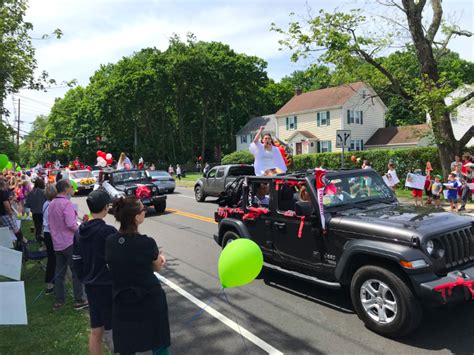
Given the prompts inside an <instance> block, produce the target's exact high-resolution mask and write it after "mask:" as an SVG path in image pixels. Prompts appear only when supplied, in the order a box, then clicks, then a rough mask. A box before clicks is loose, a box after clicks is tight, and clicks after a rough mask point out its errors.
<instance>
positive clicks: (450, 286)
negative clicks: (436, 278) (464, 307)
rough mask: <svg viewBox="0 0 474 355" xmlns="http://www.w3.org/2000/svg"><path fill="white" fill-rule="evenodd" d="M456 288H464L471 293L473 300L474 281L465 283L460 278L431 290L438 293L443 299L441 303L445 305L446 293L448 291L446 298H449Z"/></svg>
mask: <svg viewBox="0 0 474 355" xmlns="http://www.w3.org/2000/svg"><path fill="white" fill-rule="evenodd" d="M458 286H466V287H467V289H468V290H469V292H470V293H471V297H472V299H474V280H470V281H466V280H465V279H463V278H462V277H458V278H457V279H456V281H454V282H448V283H446V284H443V285H439V286H436V287H434V288H433V290H435V291H436V292H439V293H440V294H441V297H443V303H446V291H448V297H451V296H452V295H453V289H454V288H455V287H458Z"/></svg>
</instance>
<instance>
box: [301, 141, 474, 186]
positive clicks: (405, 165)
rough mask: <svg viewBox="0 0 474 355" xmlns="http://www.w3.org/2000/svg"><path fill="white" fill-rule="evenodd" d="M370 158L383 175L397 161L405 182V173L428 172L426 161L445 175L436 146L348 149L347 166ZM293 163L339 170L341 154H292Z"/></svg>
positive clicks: (473, 148)
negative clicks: (353, 160) (390, 163)
mask: <svg viewBox="0 0 474 355" xmlns="http://www.w3.org/2000/svg"><path fill="white" fill-rule="evenodd" d="M466 150H467V151H469V152H471V154H473V153H474V147H471V148H466ZM352 155H354V156H356V157H357V158H360V161H359V162H356V163H353V162H352V161H351V157H352ZM364 159H367V160H368V161H369V162H370V166H371V167H372V168H373V169H374V170H376V171H377V172H378V173H379V174H380V175H383V174H385V173H386V172H387V170H388V168H387V165H388V162H389V161H390V160H392V161H393V162H394V163H395V169H396V170H397V175H398V177H399V178H400V180H402V181H404V180H405V177H406V175H407V174H408V173H409V172H411V171H413V170H415V169H421V170H422V171H423V172H424V171H425V167H426V162H427V161H429V162H431V166H432V168H433V173H432V174H440V175H442V169H441V164H440V161H439V155H438V149H437V148H435V147H422V148H407V149H396V150H392V149H374V150H363V151H359V152H348V153H345V154H344V167H345V168H354V169H356V168H360V167H361V165H362V161H363V160H364ZM293 165H294V169H295V170H300V169H311V168H314V167H316V166H322V167H324V168H326V169H340V167H341V153H320V154H301V155H296V156H293Z"/></svg>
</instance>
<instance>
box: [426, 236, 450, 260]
mask: <svg viewBox="0 0 474 355" xmlns="http://www.w3.org/2000/svg"><path fill="white" fill-rule="evenodd" d="M425 247H426V252H427V253H428V255H429V256H432V257H433V258H436V259H438V258H439V259H441V258H442V257H443V256H444V254H445V252H446V251H445V250H444V248H443V246H442V244H441V243H440V241H439V240H437V239H430V240H428V241H427V242H426V245H425Z"/></svg>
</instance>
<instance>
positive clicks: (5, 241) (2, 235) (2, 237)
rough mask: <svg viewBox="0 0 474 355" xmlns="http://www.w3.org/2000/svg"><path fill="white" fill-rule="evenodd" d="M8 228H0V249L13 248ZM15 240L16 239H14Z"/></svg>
mask: <svg viewBox="0 0 474 355" xmlns="http://www.w3.org/2000/svg"><path fill="white" fill-rule="evenodd" d="M11 234H12V233H11V232H10V228H8V227H0V247H4V248H13V241H12V236H11ZM15 239H16V238H15Z"/></svg>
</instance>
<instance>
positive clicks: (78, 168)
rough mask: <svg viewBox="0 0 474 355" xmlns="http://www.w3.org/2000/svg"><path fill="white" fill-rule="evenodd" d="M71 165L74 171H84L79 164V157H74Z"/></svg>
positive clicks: (82, 165)
mask: <svg viewBox="0 0 474 355" xmlns="http://www.w3.org/2000/svg"><path fill="white" fill-rule="evenodd" d="M72 165H73V166H74V169H76V170H84V164H82V163H81V161H80V160H79V157H76V160H74V162H73V163H72Z"/></svg>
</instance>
